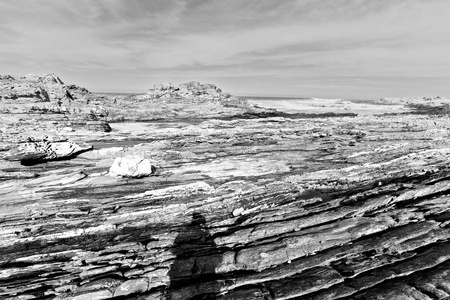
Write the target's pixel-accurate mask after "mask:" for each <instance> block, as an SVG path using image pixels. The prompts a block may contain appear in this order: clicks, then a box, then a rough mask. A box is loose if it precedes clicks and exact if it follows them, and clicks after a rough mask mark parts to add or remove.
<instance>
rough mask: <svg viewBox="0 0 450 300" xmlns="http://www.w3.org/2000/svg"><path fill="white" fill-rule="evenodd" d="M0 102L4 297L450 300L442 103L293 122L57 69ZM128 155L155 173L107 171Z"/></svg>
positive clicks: (244, 104)
mask: <svg viewBox="0 0 450 300" xmlns="http://www.w3.org/2000/svg"><path fill="white" fill-rule="evenodd" d="M0 95H1V98H0V105H1V111H0V166H1V171H0V180H1V181H0V195H1V201H0V298H1V299H10V300H12V299H77V300H81V299H174V300H175V299H223V300H225V299H227V300H237V299H255V300H256V299H297V300H306V299H309V300H312V299H317V300H322V299H427V300H428V299H448V298H449V297H450V285H449V282H450V240H449V239H450V209H449V208H450V196H449V195H450V176H449V174H450V173H449V172H450V170H449V164H450V138H449V134H450V131H449V128H450V118H449V116H448V112H447V107H448V105H449V104H448V103H449V100H447V99H442V98H433V99H412V100H405V99H388V100H386V99H381V100H378V101H373V102H370V103H369V104H367V105H373V106H374V107H375V106H376V107H380V106H382V107H390V106H391V105H396V106H399V107H400V106H401V107H402V110H401V112H398V111H395V110H394V111H392V112H391V113H383V114H378V115H375V114H365V115H361V114H355V113H349V112H351V108H352V107H353V106H352V105H361V102H359V103H357V102H348V103H346V105H348V106H349V107H350V110H349V111H346V112H345V113H343V114H339V112H337V113H333V114H331V115H330V114H329V113H327V114H320V113H315V114H307V115H305V114H287V113H282V112H279V111H276V110H273V109H266V108H261V107H257V106H252V105H250V104H249V102H248V101H246V100H245V99H242V98H239V97H234V96H231V95H229V94H226V93H223V92H222V91H221V90H220V89H219V88H217V87H216V86H214V85H205V84H200V83H197V82H191V83H187V84H184V85H180V86H174V85H171V84H161V85H157V86H155V88H154V89H152V90H150V91H149V92H148V93H146V94H142V95H135V96H116V97H113V96H106V95H97V94H93V93H90V92H89V91H87V90H86V89H83V88H80V87H77V86H74V85H65V84H64V83H62V81H61V80H60V79H59V78H58V77H56V76H54V75H46V76H36V75H28V76H25V77H12V76H1V77H0ZM89 122H97V123H89ZM94 125H98V126H94ZM106 125H107V126H106ZM94 127H95V128H94ZM102 128H103V129H102ZM105 128H106V129H105ZM130 157H133V158H135V159H136V161H137V163H140V162H145V164H146V170H147V173H145V175H142V176H111V175H110V168H111V166H112V165H113V164H114V162H116V163H117V162H119V161H122V162H124V161H126V162H127V164H128V163H130V161H132V159H130ZM137 163H136V164H137ZM136 168H137V167H136ZM136 170H137V169H136ZM136 170H135V171H136ZM133 177H139V178H133Z"/></svg>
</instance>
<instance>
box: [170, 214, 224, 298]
mask: <svg viewBox="0 0 450 300" xmlns="http://www.w3.org/2000/svg"><path fill="white" fill-rule="evenodd" d="M205 225H206V219H205V217H204V216H203V215H202V214H200V213H194V214H193V216H192V221H191V222H190V223H189V224H188V225H187V226H186V227H185V228H184V229H183V231H181V232H180V233H179V234H178V236H177V237H176V239H175V241H174V244H173V248H172V253H173V254H174V255H175V256H176V258H175V262H174V263H173V264H172V265H171V267H170V271H169V273H168V275H169V278H170V284H169V286H168V287H167V290H166V293H165V295H166V297H165V299H166V300H200V299H216V294H217V293H218V292H220V283H219V282H218V281H217V280H216V279H218V278H219V276H218V275H217V274H216V267H217V266H218V265H219V264H220V262H221V260H222V255H221V254H220V252H219V251H218V249H217V245H216V243H215V242H214V240H213V238H212V237H211V235H210V234H209V232H208V230H207V229H206V226H205Z"/></svg>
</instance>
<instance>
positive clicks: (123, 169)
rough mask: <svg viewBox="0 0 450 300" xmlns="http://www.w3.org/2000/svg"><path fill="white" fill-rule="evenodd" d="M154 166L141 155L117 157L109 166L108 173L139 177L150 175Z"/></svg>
mask: <svg viewBox="0 0 450 300" xmlns="http://www.w3.org/2000/svg"><path fill="white" fill-rule="evenodd" d="M153 170H154V167H153V166H152V165H151V163H150V161H149V160H148V159H145V158H142V157H134V156H126V157H117V158H116V159H115V160H114V162H113V164H112V166H111V167H110V168H109V175H110V176H113V177H130V178H139V177H146V176H150V175H151V174H152V173H153Z"/></svg>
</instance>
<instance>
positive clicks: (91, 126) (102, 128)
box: [86, 121, 112, 132]
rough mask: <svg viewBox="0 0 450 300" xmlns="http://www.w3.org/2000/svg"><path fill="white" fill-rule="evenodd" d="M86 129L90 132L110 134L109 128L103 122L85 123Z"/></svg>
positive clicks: (106, 123)
mask: <svg viewBox="0 0 450 300" xmlns="http://www.w3.org/2000/svg"><path fill="white" fill-rule="evenodd" d="M86 127H87V129H88V130H90V131H98V132H111V130H112V129H111V126H109V124H108V122H105V121H87V122H86Z"/></svg>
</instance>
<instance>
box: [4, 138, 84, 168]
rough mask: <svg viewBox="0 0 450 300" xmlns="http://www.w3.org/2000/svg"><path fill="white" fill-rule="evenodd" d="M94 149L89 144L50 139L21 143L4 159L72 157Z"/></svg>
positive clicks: (34, 161) (33, 159)
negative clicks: (52, 140)
mask: <svg viewBox="0 0 450 300" xmlns="http://www.w3.org/2000/svg"><path fill="white" fill-rule="evenodd" d="M90 149H92V146H91V145H88V144H85V143H83V144H77V143H74V142H70V141H64V142H51V141H48V140H43V141H31V142H27V143H21V144H19V145H18V146H17V148H14V149H11V150H9V151H7V152H6V153H5V154H4V156H3V159H5V160H12V161H20V162H21V163H24V164H29V163H39V162H44V161H49V160H58V159H64V158H70V157H72V156H74V155H76V154H78V153H81V152H84V151H87V150H90Z"/></svg>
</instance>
